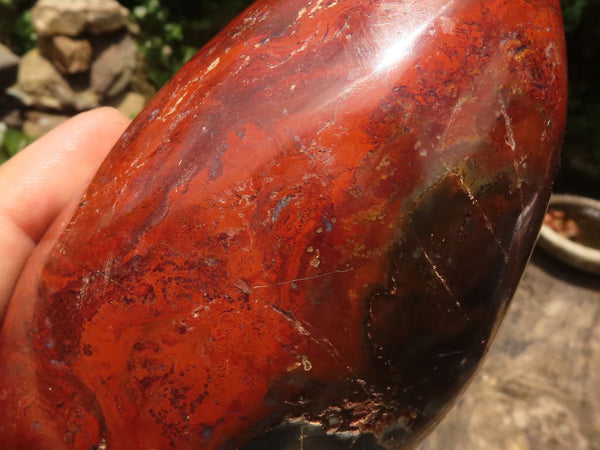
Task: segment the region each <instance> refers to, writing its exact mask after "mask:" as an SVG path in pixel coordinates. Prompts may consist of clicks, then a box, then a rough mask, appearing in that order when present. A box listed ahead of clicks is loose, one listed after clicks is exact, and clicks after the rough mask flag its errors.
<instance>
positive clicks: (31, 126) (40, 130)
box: [23, 111, 70, 139]
mask: <svg viewBox="0 0 600 450" xmlns="http://www.w3.org/2000/svg"><path fill="white" fill-rule="evenodd" d="M69 117H70V116H65V115H62V114H51V113H45V112H40V111H29V112H27V113H26V115H25V122H24V123H23V131H24V132H25V134H27V136H29V137H30V138H33V139H37V138H39V137H42V136H43V135H44V134H46V133H47V132H48V131H50V130H52V129H53V128H55V127H57V126H59V125H60V124H61V123H63V122H65V121H67V120H68V119H69Z"/></svg>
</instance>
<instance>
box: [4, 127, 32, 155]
mask: <svg viewBox="0 0 600 450" xmlns="http://www.w3.org/2000/svg"><path fill="white" fill-rule="evenodd" d="M31 142H33V139H31V138H30V137H28V136H27V135H26V134H25V133H23V132H22V131H19V130H15V129H13V128H8V127H6V125H5V124H4V123H1V122H0V163H3V162H4V161H6V160H8V159H9V158H10V157H12V156H14V155H16V154H17V153H19V151H21V150H22V149H24V148H25V147H27V146H28V145H29V144H31Z"/></svg>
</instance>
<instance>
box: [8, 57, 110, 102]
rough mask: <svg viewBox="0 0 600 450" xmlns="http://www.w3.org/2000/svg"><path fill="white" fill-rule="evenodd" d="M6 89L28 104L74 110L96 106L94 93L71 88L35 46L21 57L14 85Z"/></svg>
mask: <svg viewBox="0 0 600 450" xmlns="http://www.w3.org/2000/svg"><path fill="white" fill-rule="evenodd" d="M9 92H10V93H11V94H12V95H14V96H16V97H17V98H19V99H20V100H21V101H22V102H23V103H24V104H25V105H27V106H34V107H42V108H50V109H55V110H64V109H75V110H77V111H84V110H86V109H91V108H95V107H97V106H99V102H98V97H97V96H96V95H95V93H94V92H92V91H90V90H86V89H81V88H79V87H76V88H75V90H74V89H72V88H71V86H70V85H69V83H68V82H67V80H66V79H65V78H64V77H63V76H62V75H61V73H60V72H59V71H58V70H57V69H56V68H55V67H54V66H53V65H52V63H51V62H50V61H48V60H47V59H46V58H44V57H43V56H42V55H40V52H39V51H38V49H33V50H31V51H29V52H28V53H27V54H25V56H23V59H22V61H21V64H20V66H19V73H18V77H17V84H16V85H15V86H14V87H12V88H10V89H9Z"/></svg>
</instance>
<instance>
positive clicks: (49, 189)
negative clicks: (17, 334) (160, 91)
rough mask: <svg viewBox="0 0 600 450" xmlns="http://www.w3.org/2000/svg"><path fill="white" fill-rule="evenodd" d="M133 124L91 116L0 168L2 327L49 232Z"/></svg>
mask: <svg viewBox="0 0 600 450" xmlns="http://www.w3.org/2000/svg"><path fill="white" fill-rule="evenodd" d="M128 124H129V119H128V118H127V117H125V116H124V115H123V114H121V113H120V112H119V111H117V110H116V109H113V108H98V109H95V110H93V111H88V112H85V113H82V114H79V115H77V116H75V117H73V118H72V119H70V120H69V121H67V122H65V123H63V124H62V125H60V126H59V127H57V128H56V129H54V130H52V131H50V132H49V133H48V134H46V135H45V136H43V137H42V138H40V139H38V140H37V141H35V142H34V143H33V144H31V145H30V146H29V147H27V148H26V149H24V150H22V151H21V152H20V153H19V154H17V155H16V156H15V157H13V158H12V159H10V160H9V161H7V162H6V163H4V164H2V165H0V323H1V321H2V319H3V318H4V314H5V312H6V309H7V307H8V303H9V301H10V298H11V295H12V292H13V290H14V288H15V285H16V283H17V280H18V278H19V275H20V273H21V271H22V270H23V267H24V266H25V263H26V262H27V259H28V258H29V256H30V255H31V253H32V252H33V250H34V249H35V247H36V245H37V243H38V242H39V240H40V239H41V238H42V236H43V235H44V232H45V231H46V230H47V229H48V227H49V226H50V225H51V224H52V222H53V221H54V219H56V217H57V215H58V214H59V213H60V211H61V210H62V209H63V208H64V207H65V206H66V205H67V204H69V203H70V202H72V201H73V199H75V198H78V197H80V196H81V195H82V193H83V191H84V190H85V188H86V186H87V185H88V183H89V182H90V180H91V179H92V177H93V175H94V173H95V172H96V170H97V169H98V167H99V165H100V163H101V162H102V160H103V159H104V157H105V156H106V154H107V153H108V152H109V150H110V149H111V148H112V146H113V145H114V143H115V142H116V141H117V139H118V138H119V136H120V135H121V134H122V133H123V132H124V131H125V128H126V127H127V125H128Z"/></svg>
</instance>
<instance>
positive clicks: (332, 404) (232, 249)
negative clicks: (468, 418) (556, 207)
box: [0, 0, 566, 449]
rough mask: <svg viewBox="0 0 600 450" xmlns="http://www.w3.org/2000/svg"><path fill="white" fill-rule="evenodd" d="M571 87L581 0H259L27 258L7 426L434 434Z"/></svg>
mask: <svg viewBox="0 0 600 450" xmlns="http://www.w3.org/2000/svg"><path fill="white" fill-rule="evenodd" d="M565 101H566V80H565V55H564V46H563V41H562V22H561V18H560V12H559V5H558V1H554V0H544V1H541V0H533V1H531V0H529V1H525V0H511V1H507V0H489V1H433V0H428V1H423V0H421V1H416V0H414V1H384V0H371V1H364V0H361V1H353V0H314V1H312V2H311V1H309V2H306V1H304V0H302V1H300V0H283V1H259V2H257V3H256V4H255V5H254V6H253V7H251V8H250V9H249V10H248V11H246V12H245V13H244V14H243V15H242V16H241V17H240V18H238V19H237V20H236V21H235V22H234V23H232V24H231V25H230V26H229V27H228V28H227V29H226V30H225V31H224V32H222V33H221V34H220V35H219V36H217V37H216V38H215V39H214V40H213V41H212V42H211V43H210V44H209V45H208V46H207V47H206V48H204V49H203V50H201V51H200V52H199V54H198V55H197V56H196V57H195V58H194V59H193V60H192V61H191V62H190V63H188V64H187V65H186V66H185V67H184V68H183V69H182V70H181V71H180V72H179V73H178V74H177V75H176V76H175V77H174V79H173V80H171V82H170V83H169V84H168V85H167V86H166V87H165V88H164V89H163V90H162V91H161V92H159V93H158V94H157V96H156V97H155V99H154V100H153V101H152V102H151V103H150V104H149V105H148V107H147V108H146V109H145V110H144V111H143V112H142V113H141V114H140V116H139V117H138V118H137V119H136V120H135V122H134V123H133V124H132V126H131V127H130V128H129V129H128V131H127V132H126V133H125V134H124V136H123V137H122V139H121V140H120V141H119V143H118V144H117V145H116V147H115V148H114V149H113V151H112V152H111V154H110V155H109V157H108V158H107V160H106V161H105V163H104V164H103V166H102V168H101V169H100V171H99V173H98V174H97V176H96V177H95V179H94V180H93V182H92V183H91V185H90V187H89V189H88V191H87V193H86V194H85V196H84V198H83V199H82V200H81V201H80V202H79V203H78V204H77V205H73V210H74V215H73V217H72V218H71V219H70V220H63V221H58V222H57V223H56V224H55V226H54V227H53V228H52V230H51V231H50V232H49V233H48V235H47V236H46V238H45V239H44V241H43V243H42V245H41V246H40V248H39V249H38V250H37V252H36V253H35V255H34V256H33V258H32V260H31V261H30V263H29V265H28V267H27V269H26V271H25V273H24V274H23V277H22V279H21V281H20V283H19V286H18V288H17V291H16V292H15V295H14V298H13V301H12V304H11V307H10V310H9V312H8V315H7V317H6V320H5V321H4V324H3V329H2V335H1V341H0V361H2V362H1V363H0V364H1V366H0V369H1V373H2V377H0V419H1V420H0V441H2V442H3V443H5V446H6V448H16V447H19V448H52V449H60V448H116V449H120V448H170V447H171V448H178V449H185V448H190V449H191V448H241V447H243V446H247V448H249V449H255V448H267V447H271V448H302V446H303V445H304V443H305V442H306V445H308V444H311V445H313V444H314V445H313V448H315V446H318V447H319V448H374V449H375V448H381V447H384V448H385V447H400V446H403V445H408V444H411V443H414V442H416V441H418V440H419V439H420V438H422V436H423V435H424V434H425V433H426V432H427V431H428V430H429V429H430V427H431V426H432V425H433V424H435V423H436V421H438V420H439V419H440V417H441V415H442V414H443V413H444V412H445V410H446V409H447V408H448V407H449V405H450V404H451V402H452V401H453V400H454V399H455V398H456V396H457V395H458V394H459V393H460V391H461V389H462V388H463V387H464V386H465V384H466V383H467V381H468V380H469V379H470V377H471V375H472V373H473V371H474V369H475V368H476V367H477V364H478V363H479V361H480V359H481V357H482V355H483V354H484V353H485V351H486V349H487V346H488V344H489V340H490V337H491V336H492V335H493V334H494V332H495V329H496V327H497V325H498V322H499V320H500V319H501V318H502V316H503V314H504V311H505V310H506V307H507V305H508V302H509V300H510V298H511V296H512V293H513V291H514V289H515V286H516V284H517V282H518V280H519V277H520V275H521V272H522V269H523V267H524V265H525V263H526V260H527V258H528V256H529V253H530V250H531V247H532V243H533V240H534V238H535V236H536V233H537V230H538V228H539V225H540V223H541V220H542V216H543V212H544V209H545V205H546V202H547V199H548V196H549V189H550V180H551V177H552V173H553V170H554V166H555V163H556V159H557V153H558V148H559V145H560V141H561V135H562V129H563V126H564V109H565ZM69 214H71V213H69ZM66 217H68V216H65V218H66Z"/></svg>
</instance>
